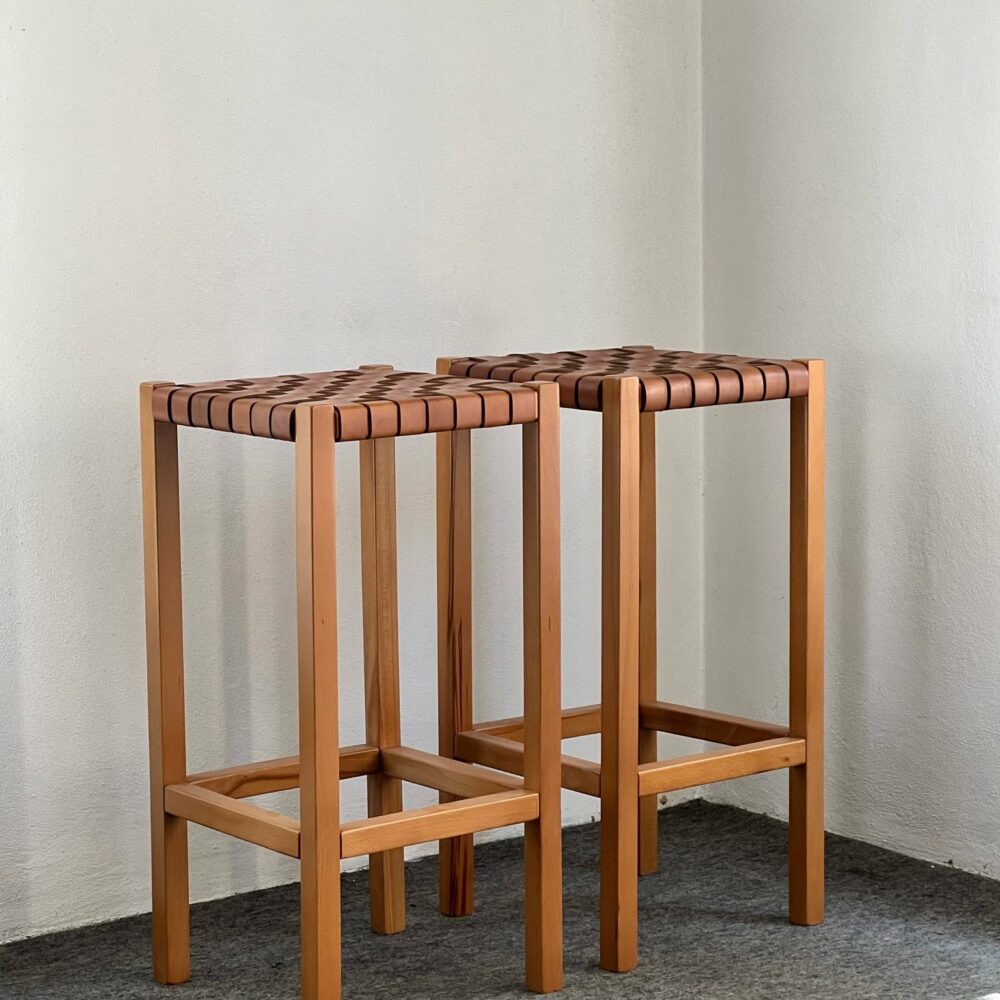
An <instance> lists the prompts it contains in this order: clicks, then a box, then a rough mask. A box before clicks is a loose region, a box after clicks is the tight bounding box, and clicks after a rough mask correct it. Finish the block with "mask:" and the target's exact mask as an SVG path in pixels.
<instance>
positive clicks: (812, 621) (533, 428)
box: [141, 347, 824, 1000]
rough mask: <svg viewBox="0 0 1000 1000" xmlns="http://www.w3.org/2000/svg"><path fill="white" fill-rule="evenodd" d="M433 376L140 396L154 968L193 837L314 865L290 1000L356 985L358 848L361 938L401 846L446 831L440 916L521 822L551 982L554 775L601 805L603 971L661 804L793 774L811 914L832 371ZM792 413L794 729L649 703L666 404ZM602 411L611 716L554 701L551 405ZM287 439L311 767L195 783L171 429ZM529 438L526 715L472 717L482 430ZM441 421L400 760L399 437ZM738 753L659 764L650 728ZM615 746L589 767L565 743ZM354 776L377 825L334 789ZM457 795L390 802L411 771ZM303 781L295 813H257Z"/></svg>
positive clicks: (653, 847) (808, 915) (466, 365)
mask: <svg viewBox="0 0 1000 1000" xmlns="http://www.w3.org/2000/svg"><path fill="white" fill-rule="evenodd" d="M437 371H438V373H437V374H436V375H431V374H412V373H407V372H397V371H394V370H393V369H391V368H390V367H388V366H384V365H369V366H365V367H362V368H360V369H356V370H352V371H339V372H324V373H321V374H312V375H288V376H283V377H276V378H264V379H239V380H234V381H223V382H210V383H202V384H199V385H175V384H172V383H160V382H152V383H146V384H144V385H143V386H142V389H141V411H142V469H143V514H144V533H145V554H146V621H147V637H148V638H147V643H148V664H149V718H150V778H151V787H152V842H153V856H152V870H153V964H154V974H155V976H156V979H157V980H159V981H160V982H162V983H179V982H183V981H184V980H186V979H187V978H188V976H189V972H190V962H189V939H188V873H187V823H188V822H194V823H199V824H201V825H204V826H208V827H211V828H213V829H215V830H220V831H222V832H223V833H227V834H230V835H232V836H235V837H239V838H241V839H243V840H248V841H251V842H252V843H255V844H259V845H261V846H263V847H268V848H270V849H272V850H275V851H279V852H281V853H283V854H286V855H289V856H290V857H294V858H299V859H300V861H301V873H302V889H301V937H302V943H301V949H302V995H303V996H304V997H305V998H307V1000H331V998H336V997H339V996H340V988H341V986H340V980H341V973H340V940H339V932H340V861H341V859H342V858H352V857H357V856H359V855H365V854H367V855H369V856H370V862H371V864H370V876H369V879H370V890H371V922H372V928H373V929H374V930H375V931H377V932H379V933H385V934H390V933H395V932H397V931H401V930H403V928H404V925H405V907H404V884H403V848H404V847H405V846H406V845H408V844H417V843H422V842H425V841H429V840H440V841H441V845H440V897H441V898H440V903H441V909H442V911H443V912H444V913H446V914H450V915H456V916H458V915H463V914H468V913H470V912H471V911H472V901H473V854H472V835H473V834H474V833H475V832H476V831H480V830H487V829H492V828H495V827H502V826H507V825H510V824H515V823H523V824H524V827H525V876H524V878H525V946H526V982H527V986H528V988H529V989H531V990H534V991H537V992H551V991H554V990H557V989H559V988H560V986H561V985H562V978H563V973H562V871H561V857H560V847H561V843H560V786H563V787H566V788H571V789H575V790H577V791H580V792H584V793H586V794H589V795H593V796H595V797H599V798H600V800H601V850H600V882H601V904H600V906H601V913H600V925H601V931H600V962H601V966H602V967H603V968H605V969H608V970H612V971H618V972H623V971H627V970H628V969H631V968H633V967H634V966H635V964H636V961H637V888H638V875H639V874H640V873H648V872H652V871H653V870H654V869H655V868H656V866H657V829H656V796H657V795H658V794H659V793H662V792H667V791H672V790H677V789H682V788H690V787H694V786H697V785H702V784H705V783H708V782H713V781H722V780H725V779H728V778H736V777H741V776H744V775H749V774H756V773H759V772H763V771H772V770H777V769H780V768H788V769H789V800H790V801H789V820H790V822H789V917H790V919H791V921H792V922H793V923H796V924H815V923H819V922H820V921H821V920H822V918H823V771H822V767H823V691H822V686H823V679H822V674H823V433H824V432H823V419H824V418H823V408H824V390H823V363H822V362H820V361H773V360H763V359H754V358H741V357H734V356H728V355H726V356H724V355H706V354H690V353H686V352H675V351H661V350H655V349H653V348H650V347H624V348H619V349H612V350H600V351H567V352H564V353H559V354H544V355H534V354H514V355H509V356H507V357H494V358H463V359H454V358H449V359H442V360H441V361H439V363H438V369H437ZM775 399H790V400H791V559H790V564H791V565H790V584H791V589H790V626H791V627H790V640H789V653H790V679H789V694H790V698H789V722H788V725H787V726H781V725H772V724H769V723H763V722H756V721H753V720H750V719H743V718H738V717H734V716H729V715H723V714H720V713H716V712H710V711H704V710H701V709H695V708H687V707H684V706H681V705H674V704H668V703H666V702H662V701H659V700H658V699H657V691H656V539H655V536H656V488H655V455H654V453H655V436H654V433H655V430H654V423H653V421H654V417H655V414H656V413H658V412H660V411H665V410H674V409H680V408H684V407H694V406H711V405H715V404H720V403H743V402H752V401H758V400H775ZM560 405H562V406H564V407H569V408H574V409H581V410H592V411H599V412H601V413H602V414H603V417H602V421H603V515H602V520H603V531H602V548H603V563H602V588H603V599H602V639H601V677H602V680H601V704H600V705H592V706H587V707H583V708H571V709H568V710H563V709H562V707H561V704H560V681H559V673H560V578H559V563H560V559H559V545H560V538H559V503H560V501H559V412H558V411H559V406H560ZM179 424H180V425H188V426H194V427H205V428H211V429H214V430H223V431H232V432H236V433H242V434H251V435H255V436H258V437H269V438H276V439H279V440H283V441H294V442H295V496H296V539H297V542H296V544H297V576H298V580H297V589H298V663H299V668H298V682H299V756H298V757H290V758H286V759H282V760H272V761H266V762H263V763H256V764H249V765H244V766H238V767H230V768H226V769H224V770H220V771H213V772H208V773H202V774H191V775H189V774H188V773H187V767H186V763H185V725H184V685H183V652H182V646H183V644H182V624H181V571H180V520H179V507H178V476H177V425H179ZM510 424H521V425H523V511H524V594H523V599H524V715H523V717H521V718H516V719H505V720H500V721H495V722H481V723H476V722H474V721H473V718H472V642H471V622H472V605H471V594H472V566H471V506H472V504H471V440H470V432H471V431H472V430H475V429H479V428H486V427H497V426H503V425H510ZM424 433H436V434H437V435H438V438H437V448H438V450H437V491H438V523H437V535H438V539H437V542H438V595H437V596H438V650H439V655H438V684H439V695H438V698H439V702H438V705H439V732H440V744H439V747H438V751H439V752H438V754H437V755H433V754H428V753H424V752H422V751H420V750H415V749H412V748H409V747H405V746H402V745H401V739H400V708H399V678H398V662H397V661H398V657H397V652H398V636H397V609H396V551H395V548H396V522H395V518H396V513H395V502H396V497H395V452H394V447H395V438H396V437H402V436H405V435H411V434H424ZM348 441H358V442H360V451H361V548H362V591H363V619H364V674H365V693H366V718H365V721H366V742H365V743H364V744H363V745H360V746H351V747H341V746H340V745H339V740H338V721H337V711H338V706H337V614H336V606H337V601H336V552H335V530H334V516H335V513H334V512H335V503H334V493H335V490H334V455H335V450H336V449H335V446H336V445H337V444H341V443H344V442H348ZM658 732H665V733H676V734H680V735H682V736H687V737H692V738H694V739H696V740H703V741H706V742H709V743H715V744H721V745H722V747H723V749H715V750H710V751H708V752H704V753H697V754H692V755H690V756H685V757H679V758H674V759H672V760H665V761H663V760H658V759H657V751H656V734H657V733H658ZM595 733H600V734H601V760H600V764H596V763H592V762H590V761H586V760H581V759H578V758H574V757H568V756H562V757H560V753H559V741H560V739H566V738H570V737H574V736H580V735H585V734H595ZM360 775H366V776H367V781H368V812H369V818H368V819H363V820H357V821H353V822H348V823H343V822H341V819H340V812H339V781H340V779H342V778H350V777H355V776H360ZM403 781H409V782H415V783H416V784H419V785H424V786H426V787H430V788H433V789H437V790H438V791H439V792H440V795H441V804H440V805H437V806H432V807H429V808H424V809H416V810H409V811H402V792H401V783H402V782H403ZM289 788H298V789H300V795H301V809H300V812H301V820H300V821H298V822H296V821H294V820H292V819H289V818H287V817H284V816H281V815H279V814H277V813H274V812H271V811H268V810H266V809H263V808H260V807H259V806H256V805H252V804H250V803H247V802H244V801H242V800H243V799H245V798H247V797H250V796H256V795H262V794H264V793H267V792H273V791H278V790H281V789H289Z"/></svg>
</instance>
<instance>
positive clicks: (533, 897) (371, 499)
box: [140, 366, 562, 1000]
mask: <svg viewBox="0 0 1000 1000" xmlns="http://www.w3.org/2000/svg"><path fill="white" fill-rule="evenodd" d="M367 367H370V368H374V367H376V366H367ZM377 367H379V368H386V369H388V367H389V366H377ZM165 384H167V383H144V384H143V385H142V387H141V389H140V409H141V447H142V482H143V529H144V538H145V576H146V626H147V663H148V680H149V737H150V786H151V817H152V876H153V878H152V890H153V892H152V895H153V970H154V976H155V978H156V980H157V981H158V982H161V983H181V982H185V981H186V980H187V979H188V978H189V977H190V971H191V969H190V947H189V919H188V908H189V904H188V857H187V855H188V851H187V824H188V822H194V823H198V824H200V825H202V826H207V827H211V828H212V829H214V830H219V831H221V832H223V833H226V834H229V835H230V836H234V837H238V838H240V839H242V840H246V841H249V842H251V843H254V844H258V845H260V846H262V847H267V848H269V849H270V850H273V851H277V852H279V853H281V854H285V855H288V856H289V857H293V858H298V859H300V862H301V876H302V890H301V948H302V996H303V997H304V998H305V1000H339V998H340V996H341V959H340V953H341V949H340V861H341V859H342V858H352V857H358V856H360V855H364V854H368V855H370V856H371V866H370V869H369V881H370V890H371V924H372V929H373V930H375V931H376V932H379V933H386V934H388V933H395V932H397V931H401V930H403V929H404V927H405V922H406V915H405V904H404V876H403V848H404V847H405V846H407V845H410V844H417V843H423V842H426V841H429V840H435V839H442V850H443V851H444V852H445V853H446V856H448V857H449V858H456V857H460V856H461V852H463V851H466V850H467V849H466V848H465V846H464V845H466V844H471V839H472V834H473V833H475V832H478V831H481V830H488V829H493V828H496V827H502V826H507V825H511V824H516V823H523V824H524V826H525V901H526V905H525V965H526V973H525V979H526V985H527V987H528V988H529V989H531V990H533V991H535V992H539V993H547V992H551V991H553V990H557V989H559V988H560V987H561V985H562V872H561V824H560V794H561V793H560V781H559V764H558V755H559V723H558V719H559V713H560V693H559V690H560V689H559V684H560V668H559V660H560V592H559V587H560V583H559V565H560V554H559V398H558V391H557V388H556V387H555V386H554V385H551V384H545V383H540V384H537V385H533V386H532V388H534V389H535V391H536V393H537V397H538V401H537V402H538V415H537V419H536V420H535V421H533V422H530V423H525V424H523V426H522V434H523V483H524V487H523V512H524V513H523V517H524V637H525V643H524V702H525V716H524V720H523V726H522V736H523V743H519V744H518V746H519V747H520V748H521V753H522V762H523V766H522V769H521V771H522V774H523V778H515V777H512V776H511V775H509V774H503V773H498V772H496V771H490V770H487V769H486V768H484V767H481V766H479V765H475V764H470V763H467V762H463V761H460V760H457V759H453V758H454V754H452V753H445V754H442V755H441V756H437V755H434V754H429V753H424V752H422V751H419V750H415V749H411V748H408V747H404V746H402V745H401V737H400V708H399V665H398V630H397V606H396V527H395V520H396V512H395V440H394V438H391V437H390V438H380V439H377V440H366V441H361V442H360V453H361V501H362V502H361V520H362V523H361V539H362V591H363V619H364V650H365V653H364V661H365V662H364V668H365V702H366V742H365V743H364V744H361V745H358V746H349V747H341V746H340V745H339V741H338V736H337V734H338V709H337V702H338V698H337V602H336V542H335V538H336V533H335V487H334V472H335V463H334V455H335V447H336V446H335V444H334V426H333V420H334V409H333V406H331V405H330V404H324V403H301V404H299V405H298V406H297V408H296V426H297V434H296V438H295V494H296V540H297V541H296V544H297V594H298V597H297V601H298V659H299V671H298V679H299V756H298V757H288V758H283V759H280V760H271V761H263V762H260V763H255V764H248V765H242V766H237V767H228V768H224V769H222V770H218V771H212V772H206V773H201V774H188V773H187V764H186V751H185V743H186V730H185V717H184V716H185V713H184V666H183V659H184V657H183V629H182V613H181V556H180V511H179V490H178V471H177V426H176V425H175V424H173V423H167V422H165V421H162V420H156V419H155V418H154V415H153V405H152V395H153V389H154V388H155V387H156V386H158V385H165ZM469 435H470V431H468V430H460V431H453V432H442V433H439V434H438V454H439V468H440V456H446V457H447V456H450V457H451V460H452V461H453V462H454V463H455V466H456V467H457V468H458V469H459V475H460V478H461V479H462V481H463V482H467V479H468V467H467V462H468V454H469V441H470V438H469ZM438 487H439V490H442V491H443V498H442V503H441V506H442V509H444V510H448V509H450V508H451V505H452V504H453V501H452V500H451V499H450V496H451V489H450V487H451V484H450V482H449V481H448V480H445V481H444V482H442V481H441V480H439V482H438ZM457 520H458V521H464V522H465V523H467V521H468V517H467V512H464V513H459V514H458V517H457ZM439 527H440V523H439ZM459 535H460V532H459ZM459 535H448V534H447V533H446V534H445V536H444V537H441V536H439V555H440V557H441V558H442V559H443V560H444V562H445V565H449V564H451V563H454V562H455V559H456V555H457V556H458V557H459V561H460V562H462V563H463V565H464V561H465V560H464V556H462V550H461V548H460V546H461V545H463V544H465V540H464V539H463V538H461V537H459ZM455 580H456V586H455V587H454V588H443V590H442V599H443V602H444V606H443V607H442V610H441V619H440V620H441V623H442V628H443V632H442V638H441V645H442V649H445V648H448V649H454V650H456V654H455V656H454V657H452V656H449V655H448V654H444V655H443V656H442V664H443V666H442V670H441V678H442V680H443V682H444V683H443V690H442V694H441V706H442V715H443V718H444V719H445V720H446V721H447V723H448V724H449V725H453V724H455V723H456V722H458V721H461V720H464V718H465V715H464V714H463V713H465V712H466V711H467V708H468V705H469V704H471V694H470V692H469V691H465V690H462V691H461V692H459V693H458V694H456V691H455V688H454V686H453V684H452V679H453V677H454V676H456V675H455V674H453V673H452V672H451V671H450V670H448V669H446V668H447V666H448V665H449V664H451V663H452V662H456V663H460V664H463V665H464V664H465V663H466V662H467V652H466V650H467V643H468V628H469V625H470V620H469V617H468V613H469V605H468V589H465V590H462V589H461V588H462V586H463V584H462V581H461V576H460V575H459V576H456V577H455ZM361 775H365V776H367V780H368V812H369V818H368V819H364V820H357V821H353V822H348V823H342V822H341V821H340V810H339V782H340V780H342V779H344V778H351V777H358V776H361ZM403 781H410V782H414V783H416V784H419V785H423V786H425V787H429V788H434V789H436V790H438V791H439V792H440V793H441V798H442V802H441V804H440V805H436V806H430V807H427V808H423V809H415V810H409V811H406V812H404V811H402V793H401V782H403ZM291 788H298V789H299V791H300V798H301V809H300V812H301V820H300V821H296V820H294V819H291V818H289V817H285V816H281V815H279V814H277V813H275V812H272V811H270V810H267V809H263V808H261V807H259V806H256V805H252V804H250V803H247V802H244V801H242V799H244V798H246V797H249V796H255V795H262V794H265V793H267V792H275V791H280V790H284V789H291ZM468 851H469V852H471V848H469V849H468ZM469 857H470V859H471V853H469ZM468 892H469V893H470V898H471V881H470V882H469V883H468ZM452 909H453V910H454V911H455V912H465V910H464V908H463V907H462V906H461V905H459V906H456V907H453V908H452Z"/></svg>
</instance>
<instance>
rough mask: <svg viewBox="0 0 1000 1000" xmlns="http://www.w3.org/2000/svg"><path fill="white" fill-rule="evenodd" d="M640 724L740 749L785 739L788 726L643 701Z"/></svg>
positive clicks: (640, 708) (666, 703)
mask: <svg viewBox="0 0 1000 1000" xmlns="http://www.w3.org/2000/svg"><path fill="white" fill-rule="evenodd" d="M639 721H640V724H641V725H643V726H646V727H648V728H649V729H656V730H658V731H659V732H661V733H674V734H675V735H677V736H687V737H688V738H690V739H693V740H705V741H706V742H708V743H723V744H725V745H726V746H739V745H740V744H741V743H758V742H760V741H761V740H770V739H776V738H778V737H781V736H787V735H788V727H787V726H779V725H775V724H773V723H770V722H757V721H755V720H754V719H744V718H742V717H741V716H739V715H725V714H724V713H722V712H710V711H708V710H707V709H704V708H688V707H687V706H686V705H674V704H671V703H670V702H666V701H644V702H643V703H642V704H641V705H640V706H639Z"/></svg>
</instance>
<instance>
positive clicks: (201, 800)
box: [163, 785, 300, 858]
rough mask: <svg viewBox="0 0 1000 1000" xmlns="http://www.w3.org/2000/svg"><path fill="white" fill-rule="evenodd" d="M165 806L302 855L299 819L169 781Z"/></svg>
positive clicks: (188, 817) (252, 840)
mask: <svg viewBox="0 0 1000 1000" xmlns="http://www.w3.org/2000/svg"><path fill="white" fill-rule="evenodd" d="M163 804H164V809H165V810H166V811H167V812H168V813H170V814H171V815H172V816H180V817H181V818H182V819H186V820H190V821H191V822H192V823H198V824H199V825H201V826H207V827H210V828H211V829H213V830H218V831H219V832H220V833H228V834H229V836H230V837H238V838H239V839H240V840H248V841H250V843H251V844H258V845H259V846H260V847H267V848H269V849H270V850H272V851H277V852H278V853H279V854H287V855H288V857H290V858H297V857H299V856H300V849H299V821H298V820H297V819H291V818H290V817H288V816H282V815H281V814H280V813H276V812H272V811H271V810H270V809H262V808H261V807H260V806H255V805H252V804H251V803H249V802H240V801H239V800H238V799H234V798H232V797H230V796H229V795H222V794H220V793H219V792H213V791H212V790H211V789H209V788H204V787H201V786H198V785H167V787H166V789H165V791H164V795H163Z"/></svg>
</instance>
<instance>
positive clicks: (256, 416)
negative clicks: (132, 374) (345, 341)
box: [153, 366, 538, 441]
mask: <svg viewBox="0 0 1000 1000" xmlns="http://www.w3.org/2000/svg"><path fill="white" fill-rule="evenodd" d="M518 381H525V380H524V379H519V380H518ZM537 398H538V397H537V396H536V394H535V392H534V391H533V390H532V389H530V388H529V387H528V386H521V385H511V384H505V383H503V382H483V381H479V380H476V379H467V378H456V377H454V376H451V375H429V374H424V373H413V372H399V371H393V370H390V369H386V368H384V367H381V366H378V367H375V366H373V367H372V368H369V369H364V368H357V369H351V370H347V371H335V372H317V373H314V374H310V375H275V376H272V377H269V378H246V379H228V380H224V381H221V382H201V383H198V384H193V385H161V386H157V387H156V388H155V389H154V390H153V416H154V419H156V420H161V421H165V422H167V423H173V424H184V425H187V426H190V427H205V428H209V429H211V430H217V431H231V432H234V433H236V434H252V435H254V436H255V437H266V438H276V439H278V440H281V441H294V440H295V408H296V406H297V405H298V404H299V403H324V402H327V403H333V404H334V406H335V407H336V411H335V428H336V440H337V441H363V440H367V439H370V438H383V437H396V436H400V435H405V434H424V433H428V432H433V431H455V430H468V429H473V428H477V427H501V426H504V425H506V424H523V423H528V422H530V421H533V420H535V419H536V418H537V415H538V402H537Z"/></svg>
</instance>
